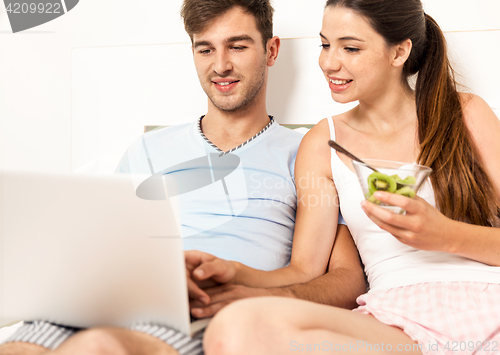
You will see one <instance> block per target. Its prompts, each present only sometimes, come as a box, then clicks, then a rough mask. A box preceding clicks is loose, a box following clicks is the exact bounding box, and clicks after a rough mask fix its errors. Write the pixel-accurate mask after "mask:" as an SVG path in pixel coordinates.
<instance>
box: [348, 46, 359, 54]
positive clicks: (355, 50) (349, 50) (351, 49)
mask: <svg viewBox="0 0 500 355" xmlns="http://www.w3.org/2000/svg"><path fill="white" fill-rule="evenodd" d="M345 50H346V51H347V52H349V53H356V52H359V48H352V47H346V48H345Z"/></svg>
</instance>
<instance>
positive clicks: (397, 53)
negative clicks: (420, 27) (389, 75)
mask: <svg viewBox="0 0 500 355" xmlns="http://www.w3.org/2000/svg"><path fill="white" fill-rule="evenodd" d="M412 47H413V43H412V41H411V39H407V40H404V41H403V42H401V43H400V44H396V45H395V46H394V47H393V61H392V65H393V66H395V67H402V66H403V65H404V64H405V63H406V61H407V60H408V57H409V56H410V53H411V49H412Z"/></svg>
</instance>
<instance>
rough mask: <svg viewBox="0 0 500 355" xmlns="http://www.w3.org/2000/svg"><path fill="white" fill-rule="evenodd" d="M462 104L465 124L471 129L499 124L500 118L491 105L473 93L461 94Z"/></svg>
mask: <svg viewBox="0 0 500 355" xmlns="http://www.w3.org/2000/svg"><path fill="white" fill-rule="evenodd" d="M460 102H461V104H462V112H463V116H464V121H465V124H466V125H467V127H468V128H469V129H471V128H473V127H474V126H477V125H478V124H479V125H482V124H495V125H496V124H498V123H499V120H498V117H497V116H496V115H495V113H494V112H493V110H492V109H491V107H490V105H488V103H487V102H486V101H485V100H484V99H483V98H481V97H480V96H477V95H474V94H471V93H460Z"/></svg>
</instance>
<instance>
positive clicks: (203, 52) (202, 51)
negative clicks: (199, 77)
mask: <svg viewBox="0 0 500 355" xmlns="http://www.w3.org/2000/svg"><path fill="white" fill-rule="evenodd" d="M210 52H211V51H210V49H202V50H201V51H200V54H203V55H206V54H210Z"/></svg>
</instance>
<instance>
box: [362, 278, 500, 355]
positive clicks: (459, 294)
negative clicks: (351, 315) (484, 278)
mask: <svg viewBox="0 0 500 355" xmlns="http://www.w3.org/2000/svg"><path fill="white" fill-rule="evenodd" d="M498 295H500V285H498V284H487V283H479V282H432V283H421V284H415V285H410V286H403V287H396V288H392V289H387V290H376V291H369V292H368V293H366V294H364V295H361V296H359V297H358V299H357V302H358V304H359V305H360V307H358V308H357V309H355V310H354V311H356V312H361V313H365V314H371V315H373V316H374V317H375V318H377V319H378V320H379V321H381V322H382V323H385V324H387V325H391V326H394V327H398V328H401V329H402V330H403V331H404V332H405V333H406V334H407V335H408V336H409V337H410V338H411V339H413V340H414V341H416V342H417V343H418V344H419V345H420V346H421V349H420V350H421V351H422V354H423V355H473V354H477V355H487V354H490V355H493V354H495V355H498V354H500V302H498ZM393 350H396V349H393Z"/></svg>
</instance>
